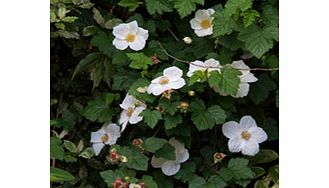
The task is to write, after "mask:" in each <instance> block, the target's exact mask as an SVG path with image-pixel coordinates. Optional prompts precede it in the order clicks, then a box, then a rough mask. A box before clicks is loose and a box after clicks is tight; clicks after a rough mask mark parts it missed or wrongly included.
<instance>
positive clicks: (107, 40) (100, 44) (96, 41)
mask: <svg viewBox="0 0 329 188" xmlns="http://www.w3.org/2000/svg"><path fill="white" fill-rule="evenodd" d="M112 40H113V36H112V35H111V36H109V35H107V34H106V33H105V32H103V31H98V32H97V33H96V34H95V35H94V36H93V37H92V38H91V40H90V44H91V45H93V46H96V47H97V48H98V49H99V51H101V52H102V53H103V54H106V55H110V54H111V53H112V52H113V50H114V47H113V45H112Z"/></svg>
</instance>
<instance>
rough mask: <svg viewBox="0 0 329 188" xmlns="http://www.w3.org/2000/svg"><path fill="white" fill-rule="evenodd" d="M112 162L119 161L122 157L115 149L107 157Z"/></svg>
mask: <svg viewBox="0 0 329 188" xmlns="http://www.w3.org/2000/svg"><path fill="white" fill-rule="evenodd" d="M107 159H108V160H109V161H110V162H111V163H117V162H119V159H120V155H119V154H118V152H117V151H116V150H115V149H112V150H111V151H110V153H109V155H108V158H107Z"/></svg>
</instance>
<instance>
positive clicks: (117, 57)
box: [112, 51, 128, 65]
mask: <svg viewBox="0 0 329 188" xmlns="http://www.w3.org/2000/svg"><path fill="white" fill-rule="evenodd" d="M127 61H128V58H127V56H126V53H124V52H121V51H120V52H117V53H114V54H113V56H112V64H113V65H124V64H125V63H126V62H127Z"/></svg>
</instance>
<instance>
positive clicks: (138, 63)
mask: <svg viewBox="0 0 329 188" xmlns="http://www.w3.org/2000/svg"><path fill="white" fill-rule="evenodd" d="M127 56H128V57H129V59H130V60H131V61H132V62H131V63H130V65H129V67H131V68H133V69H144V70H146V69H147V68H148V65H151V64H152V62H153V61H152V59H151V58H150V57H147V56H146V55H144V53H142V52H141V53H127Z"/></svg>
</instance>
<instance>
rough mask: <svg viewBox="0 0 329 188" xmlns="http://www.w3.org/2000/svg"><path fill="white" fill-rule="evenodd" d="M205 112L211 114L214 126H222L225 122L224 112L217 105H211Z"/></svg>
mask: <svg viewBox="0 0 329 188" xmlns="http://www.w3.org/2000/svg"><path fill="white" fill-rule="evenodd" d="M207 111H208V112H209V113H210V114H211V116H212V118H213V119H214V120H215V123H216V124H222V123H224V122H225V120H226V114H225V111H224V110H223V109H222V108H221V107H220V106H219V105H213V106H211V107H209V108H208V109H207Z"/></svg>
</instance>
